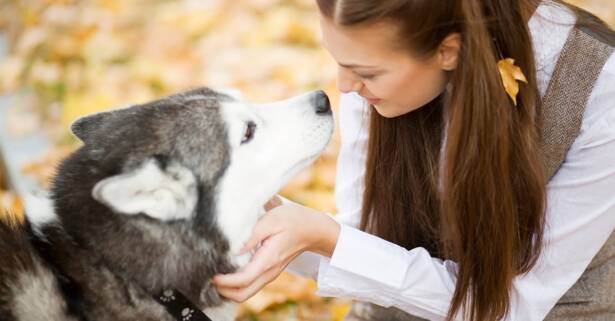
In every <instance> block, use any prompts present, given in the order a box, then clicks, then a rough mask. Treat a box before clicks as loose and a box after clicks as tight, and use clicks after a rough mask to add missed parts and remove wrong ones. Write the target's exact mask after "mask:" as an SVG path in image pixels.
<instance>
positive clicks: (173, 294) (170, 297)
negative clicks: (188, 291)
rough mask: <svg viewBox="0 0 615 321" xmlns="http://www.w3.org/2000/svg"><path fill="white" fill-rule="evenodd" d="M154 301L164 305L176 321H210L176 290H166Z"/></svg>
mask: <svg viewBox="0 0 615 321" xmlns="http://www.w3.org/2000/svg"><path fill="white" fill-rule="evenodd" d="M154 299H156V301H158V302H159V303H160V304H162V305H164V307H165V308H166V309H167V311H168V312H169V313H170V314H171V315H172V316H173V317H174V318H175V319H176V320H177V321H212V320H211V319H210V318H209V317H208V316H207V315H205V313H203V312H202V311H201V310H200V309H199V308H197V307H196V306H195V305H194V304H192V302H190V301H189V300H188V299H186V297H185V296H184V295H183V294H181V293H179V292H178V291H176V290H166V291H164V292H162V293H161V294H160V295H157V296H154Z"/></svg>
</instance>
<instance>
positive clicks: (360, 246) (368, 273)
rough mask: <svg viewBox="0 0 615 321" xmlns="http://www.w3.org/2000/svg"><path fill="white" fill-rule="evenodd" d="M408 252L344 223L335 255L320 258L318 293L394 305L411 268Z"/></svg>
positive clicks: (386, 305)
mask: <svg viewBox="0 0 615 321" xmlns="http://www.w3.org/2000/svg"><path fill="white" fill-rule="evenodd" d="M405 252H406V249H405V248H403V247H400V246H398V245H395V244H393V243H391V242H387V241H385V240H383V239H380V238H378V237H376V236H373V235H371V234H368V233H365V232H362V231H360V230H357V229H354V228H352V227H349V226H346V225H341V230H340V236H339V239H338V241H337V245H336V247H335V250H334V251H333V255H332V256H331V259H328V258H325V257H321V259H320V265H319V269H318V275H317V281H318V292H317V294H318V295H321V296H334V297H348V298H353V299H356V300H362V301H366V300H369V301H370V302H373V303H376V304H378V305H382V306H385V307H388V306H391V305H392V303H393V298H394V297H395V296H396V294H399V291H400V286H402V284H403V282H404V278H405V276H406V271H407V269H408V263H407V262H406V260H405V256H406V255H405V254H406V253H405ZM396 253H399V255H396Z"/></svg>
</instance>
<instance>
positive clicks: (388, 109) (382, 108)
mask: <svg viewBox="0 0 615 321" xmlns="http://www.w3.org/2000/svg"><path fill="white" fill-rule="evenodd" d="M372 106H373V107H374V109H375V110H376V112H377V113H378V114H379V115H380V116H382V117H384V118H396V117H399V116H401V115H404V114H406V113H409V112H410V111H411V110H407V109H404V108H399V106H390V105H388V106H387V105H386V104H382V103H381V104H378V105H372Z"/></svg>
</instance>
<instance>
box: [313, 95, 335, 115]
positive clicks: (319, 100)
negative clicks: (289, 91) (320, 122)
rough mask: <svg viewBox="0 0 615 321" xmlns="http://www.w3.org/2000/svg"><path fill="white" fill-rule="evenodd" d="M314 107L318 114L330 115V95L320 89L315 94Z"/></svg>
mask: <svg viewBox="0 0 615 321" xmlns="http://www.w3.org/2000/svg"><path fill="white" fill-rule="evenodd" d="M313 99H314V108H315V110H316V114H318V115H330V114H331V102H330V101H329V97H328V96H327V94H325V92H324V91H322V90H319V91H317V92H316V93H315V94H314V98H313Z"/></svg>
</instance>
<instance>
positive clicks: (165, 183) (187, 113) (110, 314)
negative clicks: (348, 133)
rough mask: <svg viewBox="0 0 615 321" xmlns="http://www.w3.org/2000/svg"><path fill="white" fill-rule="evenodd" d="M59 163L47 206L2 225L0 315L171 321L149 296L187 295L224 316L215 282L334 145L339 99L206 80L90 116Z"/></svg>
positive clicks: (24, 320) (0, 319) (227, 312)
mask: <svg viewBox="0 0 615 321" xmlns="http://www.w3.org/2000/svg"><path fill="white" fill-rule="evenodd" d="M72 131H73V133H74V134H75V135H76V136H77V137H78V138H79V139H80V140H81V141H83V143H84V145H83V146H82V147H81V148H79V149H78V150H77V151H76V152H74V153H73V154H72V155H70V156H69V157H68V158H66V159H65V160H64V161H63V162H62V163H61V165H60V166H59V167H58V169H57V175H56V176H55V178H54V180H53V184H52V189H51V197H50V198H51V200H50V205H51V206H52V207H51V208H50V209H47V210H43V211H41V213H36V212H38V211H39V210H33V209H32V208H36V206H30V207H27V212H28V213H27V220H26V224H25V226H21V227H17V228H14V227H10V226H9V225H7V224H5V223H0V260H1V262H2V263H1V264H0V321H4V320H19V321H30V320H49V321H68V320H70V321H73V320H74V321H86V320H87V321H107V320H152V321H153V320H174V319H173V318H172V317H171V316H170V315H169V314H168V313H167V311H166V310H165V308H164V307H163V306H161V305H160V304H158V303H157V302H156V300H154V299H153V295H155V294H158V293H162V292H163V291H165V290H167V289H176V290H178V291H179V292H181V293H183V294H184V295H185V296H186V297H187V298H188V299H189V300H190V301H192V302H193V303H194V304H195V305H196V306H198V307H199V308H201V309H203V310H204V311H205V312H206V313H207V312H208V311H209V312H210V313H211V314H212V315H211V317H212V318H214V321H225V320H233V319H234V317H235V316H234V315H233V312H232V311H233V310H234V309H233V304H231V303H229V302H228V301H225V300H224V299H223V298H221V297H220V296H219V295H218V293H217V291H216V290H215V288H214V287H213V286H212V284H211V283H210V280H211V278H212V276H213V275H215V274H217V273H229V272H233V271H235V270H237V269H238V268H239V267H241V266H242V265H243V264H245V263H247V261H248V260H249V259H250V257H249V254H248V255H244V256H241V257H238V256H236V255H235V253H237V252H238V250H239V249H240V248H241V247H242V245H243V244H244V242H246V241H247V239H248V238H249V236H250V233H251V231H252V228H253V227H254V224H255V223H256V221H257V220H258V217H259V216H260V215H262V213H263V209H262V206H263V204H265V203H266V202H267V200H268V199H269V198H270V197H271V196H273V195H274V194H275V193H276V192H277V191H278V190H279V189H280V188H281V187H282V186H283V185H284V184H285V183H287V182H288V181H289V179H290V178H292V177H293V176H294V175H295V174H296V173H298V172H299V171H300V170H301V169H303V168H304V167H306V166H308V165H309V164H310V163H311V162H312V161H313V160H314V159H315V158H316V157H317V156H318V155H319V154H320V152H321V151H322V150H323V149H324V147H325V146H326V145H327V143H328V141H329V139H330V137H331V133H332V131H333V118H332V116H331V110H330V106H329V101H328V98H327V97H326V95H325V94H324V93H323V92H313V93H309V94H305V95H302V96H299V97H295V98H292V99H289V100H286V101H282V102H277V103H272V104H260V105H257V104H251V103H249V102H247V101H245V100H244V99H243V98H241V97H239V96H237V95H235V94H229V93H227V92H223V91H215V90H212V89H208V88H199V89H195V90H192V91H189V92H185V93H181V94H176V95H172V96H169V97H166V98H163V99H160V100H157V101H153V102H150V103H147V104H143V105H138V106H131V107H128V108H124V109H118V110H113V111H109V112H103V113H98V114H94V115H90V116H87V117H84V118H81V119H79V120H77V121H76V122H75V123H74V124H73V125H72Z"/></svg>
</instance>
